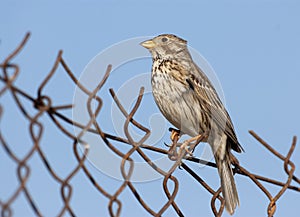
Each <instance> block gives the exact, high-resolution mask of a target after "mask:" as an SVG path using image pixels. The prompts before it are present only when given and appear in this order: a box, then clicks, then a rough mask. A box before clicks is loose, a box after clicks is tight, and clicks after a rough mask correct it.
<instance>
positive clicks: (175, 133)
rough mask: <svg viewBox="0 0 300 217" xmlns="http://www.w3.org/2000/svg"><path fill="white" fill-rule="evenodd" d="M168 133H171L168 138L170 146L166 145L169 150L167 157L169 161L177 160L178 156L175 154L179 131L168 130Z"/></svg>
mask: <svg viewBox="0 0 300 217" xmlns="http://www.w3.org/2000/svg"><path fill="white" fill-rule="evenodd" d="M169 131H170V132H171V135H170V138H171V140H172V144H171V145H167V146H168V147H170V148H169V150H168V156H169V158H170V159H171V160H177V157H178V154H177V150H176V148H177V146H178V143H177V142H178V140H179V138H180V130H177V129H174V128H171V127H170V128H169Z"/></svg>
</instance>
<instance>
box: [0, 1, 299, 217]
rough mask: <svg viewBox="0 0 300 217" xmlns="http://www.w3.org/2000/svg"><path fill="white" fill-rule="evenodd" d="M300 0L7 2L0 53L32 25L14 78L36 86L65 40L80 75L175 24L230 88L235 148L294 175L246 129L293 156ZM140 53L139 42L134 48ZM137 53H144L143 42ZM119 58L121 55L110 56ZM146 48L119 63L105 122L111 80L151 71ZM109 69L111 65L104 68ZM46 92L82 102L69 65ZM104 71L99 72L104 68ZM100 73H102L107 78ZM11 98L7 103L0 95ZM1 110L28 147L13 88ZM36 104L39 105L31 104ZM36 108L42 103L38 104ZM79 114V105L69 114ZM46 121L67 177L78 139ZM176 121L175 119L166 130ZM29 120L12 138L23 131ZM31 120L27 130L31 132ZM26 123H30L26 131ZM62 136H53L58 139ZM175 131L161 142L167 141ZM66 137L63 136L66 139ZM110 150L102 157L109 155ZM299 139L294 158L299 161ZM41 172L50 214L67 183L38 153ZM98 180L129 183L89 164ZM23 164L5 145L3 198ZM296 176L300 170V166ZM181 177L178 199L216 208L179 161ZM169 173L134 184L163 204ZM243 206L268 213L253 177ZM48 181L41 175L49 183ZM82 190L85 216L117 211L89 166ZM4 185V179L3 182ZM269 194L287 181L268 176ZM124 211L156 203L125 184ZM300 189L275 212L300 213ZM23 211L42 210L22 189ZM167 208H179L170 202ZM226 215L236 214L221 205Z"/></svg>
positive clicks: (277, 172) (194, 210)
mask: <svg viewBox="0 0 300 217" xmlns="http://www.w3.org/2000/svg"><path fill="white" fill-rule="evenodd" d="M299 9H300V5H299V2H298V1H275V0H274V1H269V0H268V1H257V0H254V1H251V2H250V1H247V2H246V1H226V2H222V3H214V2H212V1H210V2H209V1H186V2H183V1H172V2H170V1H168V2H167V1H143V2H141V1H133V0H131V1H126V2H125V1H124V2H117V1H110V2H108V1H92V0H90V1H52V2H37V1H26V2H17V1H10V2H8V1H6V2H4V3H2V12H1V14H0V29H1V30H2V31H1V33H0V40H1V42H0V58H1V60H2V59H3V58H4V57H6V55H7V54H8V53H9V52H11V50H13V49H14V48H15V46H16V45H17V44H18V43H19V42H20V40H21V39H22V38H23V36H24V35H25V33H26V32H27V31H30V32H31V33H32V36H31V38H30V41H29V43H28V44H27V45H26V47H25V49H24V50H23V51H22V54H21V55H19V56H18V57H17V58H16V59H15V61H16V62H17V63H19V64H20V66H21V72H20V75H19V77H18V80H17V84H18V85H20V86H22V87H23V88H24V89H26V90H27V91H28V92H29V93H31V94H33V95H35V94H36V90H37V87H38V85H39V83H40V82H41V81H42V79H43V78H44V77H45V75H46V73H48V72H49V71H50V69H51V66H52V65H53V62H54V60H55V58H56V56H57V53H58V51H59V50H60V49H62V50H63V51H64V53H63V56H64V58H65V60H66V62H67V63H68V64H69V66H70V67H71V69H72V70H73V72H74V73H75V74H76V76H78V77H79V76H80V75H82V72H83V70H84V68H85V66H86V65H87V64H88V63H89V62H90V60H91V59H92V58H93V57H94V56H96V55H97V54H98V53H100V52H101V51H103V50H104V49H106V48H108V47H110V46H112V45H114V44H116V43H119V42H121V41H123V40H127V39H131V38H136V37H146V36H154V35H158V34H161V33H174V34H176V35H178V36H181V37H182V38H184V39H186V40H187V41H188V43H189V45H190V46H191V47H193V48H194V49H196V50H197V51H198V52H200V53H201V55H202V56H203V57H204V58H205V59H206V60H207V61H208V62H209V64H210V65H211V66H212V68H213V69H214V71H215V73H216V75H217V77H218V80H219V82H220V84H221V87H222V90H223V92H224V95H225V102H226V107H227V108H228V111H229V113H230V115H231V118H232V120H233V122H234V125H235V128H236V132H237V135H238V138H239V140H240V143H241V144H242V145H243V147H244V149H245V150H246V152H245V153H243V154H239V155H237V157H238V159H239V160H240V162H241V164H242V165H244V166H245V167H246V168H248V169H249V170H250V171H253V172H255V173H258V174H264V175H267V176H270V177H273V178H277V179H282V180H285V178H286V177H285V176H284V172H283V170H282V168H283V165H282V163H281V162H280V161H279V160H277V159H275V158H274V157H273V156H272V155H270V154H269V153H267V152H266V151H265V150H264V148H263V147H261V146H260V145H259V144H258V143H257V142H256V141H255V140H254V139H253V138H252V137H251V136H250V135H249V134H248V130H251V129H252V130H255V131H256V132H257V133H258V134H259V135H260V136H261V137H262V138H264V139H265V140H266V141H268V142H269V143H270V144H272V145H273V147H274V148H275V149H276V150H278V151H280V152H281V153H282V154H286V153H287V151H288V149H289V146H290V144H291V140H292V136H293V135H298V136H299V135H300V130H299V122H300V115H299V110H300V101H299V93H300V86H299V81H300V61H299V59H300V49H299V48H300V28H299V20H300V14H299ZM128 52H131V50H128ZM140 52H144V54H147V52H146V51H144V50H143V49H142V48H140ZM112 58H114V57H112ZM150 66H151V60H150V59H149V58H146V59H141V60H136V61H134V62H130V63H127V64H124V65H122V66H120V67H118V68H117V69H115V70H114V71H113V74H112V77H111V78H110V79H109V81H108V83H107V84H106V85H105V86H104V89H103V90H102V91H101V92H100V96H102V97H103V99H104V100H105V102H107V104H106V105H105V106H104V108H103V114H104V115H103V117H102V119H101V123H103V125H104V129H106V130H108V131H109V130H113V128H112V125H111V123H110V121H109V120H107V119H105V118H104V116H105V114H109V113H108V112H110V109H109V108H110V106H111V103H112V101H111V99H110V98H109V94H108V88H110V87H113V88H114V89H115V90H118V89H119V88H120V87H121V86H122V84H124V83H125V82H126V81H128V80H129V79H131V78H132V77H134V76H138V75H140V74H142V73H145V72H149V70H150ZM103 67H104V68H105V66H103ZM59 70H60V71H59V73H58V74H57V75H55V77H54V79H53V82H52V83H51V85H49V86H47V88H46V89H45V93H47V94H49V95H50V96H53V97H54V98H55V99H56V100H55V101H54V104H66V103H70V102H72V100H73V95H74V91H75V90H74V86H73V85H72V83H71V82H70V81H69V79H68V78H67V76H66V75H65V74H64V73H63V70H62V69H61V68H60V69H59ZM99 77H100V76H99ZM99 79H100V78H99ZM2 100H3V101H2ZM1 104H2V105H4V115H3V118H2V120H1V125H0V126H1V132H3V133H4V135H5V136H6V139H7V140H8V141H9V144H11V146H12V147H13V148H14V150H15V151H16V152H17V153H18V154H19V155H20V156H23V155H24V154H25V153H26V150H28V148H29V147H30V146H31V144H30V139H29V137H28V135H27V134H28V132H27V131H26V130H27V127H28V123H27V122H26V121H24V120H22V121H21V120H20V119H16V118H15V117H16V116H18V117H21V116H20V114H19V111H17V110H16V109H14V108H15V104H14V102H13V101H12V100H11V96H10V95H9V94H6V95H5V96H4V97H2V98H1ZM27 106H28V108H29V107H30V106H31V105H30V104H27ZM141 106H143V109H144V110H143V112H140V113H137V116H136V117H137V119H138V120H140V121H141V122H142V123H143V124H144V125H146V126H149V122H148V116H147V115H151V114H152V113H157V112H158V110H157V108H156V106H155V105H154V102H153V99H152V98H151V95H147V96H146V97H145V99H144V101H143V103H142V105H141ZM31 111H32V112H33V114H34V112H35V111H34V110H31ZM67 114H69V115H70V114H71V113H67ZM42 120H43V121H44V122H45V123H48V125H47V126H48V127H47V130H45V134H44V137H43V138H44V140H43V150H44V151H45V153H47V156H48V158H49V159H50V162H51V163H52V165H53V167H54V168H56V170H57V171H58V173H59V174H60V175H61V176H62V177H65V176H66V175H67V174H68V171H70V169H72V168H73V167H74V165H75V164H74V163H75V159H74V157H73V155H72V146H71V145H72V144H71V142H70V141H69V140H67V139H66V138H65V137H64V136H63V135H62V134H61V133H59V132H57V131H56V130H55V127H54V126H53V125H51V124H50V123H51V122H50V121H49V119H48V118H47V117H43V119H42ZM169 126H170V125H169V124H168V123H166V126H165V127H166V128H168V127H169ZM16 128H17V129H20V130H22V132H21V133H20V135H19V136H17V137H16V136H14V135H15V134H13V133H12V131H13V130H14V129H16ZM24 129H25V130H24ZM23 131H24V132H23ZM53 138H55V141H53ZM168 138H169V136H168V134H167V133H166V135H164V137H163V138H162V139H161V141H160V143H159V144H157V146H159V147H163V145H162V143H163V141H168ZM58 141H59V142H58ZM100 156H101V155H100ZM299 159H300V152H299V147H297V148H296V150H295V153H294V155H293V157H292V160H293V161H294V162H295V164H296V165H298V166H300V160H299ZM30 166H31V168H32V174H31V176H30V180H29V184H28V187H29V189H30V191H31V192H32V194H33V197H34V199H35V201H37V204H38V206H39V208H40V210H41V211H42V213H44V214H45V216H53V215H56V214H57V212H58V210H59V209H60V208H61V206H62V203H61V199H60V195H59V194H60V192H59V185H58V184H57V183H56V182H54V181H53V180H52V179H51V178H50V176H49V174H48V173H47V172H46V171H45V169H44V166H43V165H42V161H41V160H40V158H39V157H38V156H37V155H35V156H34V157H33V158H32V160H31V161H30ZM88 166H89V168H90V169H91V170H92V172H93V174H94V175H95V176H96V177H97V178H98V182H99V183H101V184H103V186H104V187H105V188H107V189H109V190H110V192H111V193H112V192H113V191H114V190H115V189H116V186H118V185H120V184H121V182H119V181H117V180H115V179H112V178H110V177H109V176H106V175H104V174H103V173H101V172H100V171H99V170H97V169H96V168H95V167H93V166H92V165H88ZM192 166H193V168H194V169H195V171H196V172H197V173H198V174H199V175H201V177H204V178H205V180H207V182H208V183H210V184H211V185H212V186H214V187H217V186H218V177H217V175H216V171H215V170H213V169H210V168H199V167H197V166H195V165H192ZM15 168H16V167H15V164H14V163H13V162H12V161H11V160H10V159H9V158H7V156H6V155H5V153H4V150H3V149H2V150H1V149H0V171H1V173H3V172H5V173H6V174H7V176H6V177H4V178H3V180H2V181H1V183H4V185H3V184H2V186H1V187H0V195H1V196H0V199H1V200H2V201H3V200H6V199H7V198H8V197H9V195H10V194H11V192H12V191H13V189H14V188H15V186H16V185H17V179H16V175H15V171H14V170H15ZM296 174H298V175H299V170H298V171H297V170H296ZM176 175H177V176H178V178H179V179H180V180H181V181H180V184H181V186H180V191H179V195H178V198H177V200H176V201H177V202H178V204H179V205H180V207H181V208H182V211H183V212H184V213H185V215H186V216H200V215H201V216H211V215H212V213H211V211H210V207H209V203H210V195H209V194H208V193H207V192H206V191H205V190H203V189H202V187H200V186H199V185H198V184H197V183H196V182H195V181H194V180H193V179H192V178H190V177H189V176H188V175H187V174H185V173H184V171H180V170H178V171H176ZM161 182H162V180H157V181H153V182H145V183H142V182H141V183H136V187H137V189H138V190H139V192H140V193H141V194H142V195H145V198H146V201H147V202H148V203H149V204H151V205H152V206H153V207H154V209H159V207H160V206H161V204H162V202H163V201H165V196H164V194H163V193H162V192H161V191H162V187H161V186H162V185H161ZM236 182H237V187H238V191H239V195H240V202H241V206H240V208H238V209H237V211H236V216H255V215H256V216H262V215H266V209H267V204H268V203H267V199H266V198H265V196H264V195H263V194H262V193H261V192H259V190H258V189H257V188H256V187H255V186H254V185H253V184H252V182H251V181H250V180H248V179H246V178H244V177H240V176H237V177H236ZM41 183H42V184H41ZM71 184H73V185H74V192H73V194H74V195H73V197H72V201H71V205H72V207H76V208H75V213H77V214H78V216H99V215H101V214H103V215H104V216H108V210H107V203H108V201H107V199H106V198H104V197H103V196H102V195H100V194H98V193H97V192H96V191H95V189H94V188H93V186H92V185H91V183H90V182H89V181H88V180H87V179H86V178H85V176H84V175H83V173H79V174H78V176H77V177H76V178H74V179H73V180H72V181H71ZM4 186H7V187H4ZM266 186H267V187H269V188H270V189H271V192H272V193H276V192H277V191H278V190H279V188H277V187H273V186H271V185H266ZM120 199H121V200H122V201H123V204H124V205H123V209H122V215H123V216H141V215H146V214H147V213H146V212H145V211H144V210H143V209H142V208H141V206H140V205H138V203H137V202H136V200H135V199H134V197H133V196H132V195H131V194H130V192H129V191H128V190H127V191H125V192H124V193H123V194H122V195H121V196H120ZM299 201H300V200H299V193H297V192H292V191H288V192H286V194H285V195H284V196H283V197H282V198H281V199H280V200H279V202H278V203H277V205H278V207H277V211H276V216H293V215H295V213H296V212H297V210H298V209H297V208H298V207H297V206H296V205H298V204H299ZM12 208H13V209H14V214H15V216H33V212H32V211H31V210H30V208H29V206H28V204H27V202H26V201H25V200H24V197H23V196H22V195H21V196H20V198H19V199H18V200H17V201H16V203H15V204H14V205H13V206H12ZM165 216H174V211H173V210H172V208H169V209H168V211H167V212H166V214H165ZM224 216H227V213H224Z"/></svg>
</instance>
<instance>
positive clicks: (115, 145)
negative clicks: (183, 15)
mask: <svg viewBox="0 0 300 217" xmlns="http://www.w3.org/2000/svg"><path fill="white" fill-rule="evenodd" d="M29 37H30V33H27V34H26V36H25V37H24V39H23V40H22V41H21V43H20V44H19V45H18V46H17V47H16V49H15V50H14V51H13V52H12V53H11V54H10V55H8V56H7V57H6V58H5V60H4V61H3V62H2V63H1V64H0V68H1V74H0V81H1V83H2V86H1V89H0V98H1V97H3V95H4V94H5V93H8V92H9V93H10V94H11V97H12V99H13V100H14V102H15V103H16V107H17V108H18V109H19V110H20V112H21V114H22V115H23V117H24V119H25V120H26V121H27V122H28V123H29V125H28V126H29V127H28V128H29V136H30V138H31V140H32V144H33V145H32V146H31V148H30V149H29V150H28V151H27V154H26V155H25V156H23V157H20V156H18V155H17V154H16V153H15V152H14V151H13V149H12V146H13V144H8V142H7V140H6V139H5V135H3V134H2V130H0V144H1V146H2V148H3V150H4V152H5V153H6V155H7V156H8V157H9V158H10V159H11V161H12V162H14V164H15V165H16V166H17V169H16V170H17V171H16V172H17V179H18V181H19V185H18V186H16V187H15V189H14V190H13V193H12V194H11V195H10V196H9V197H8V198H7V199H5V200H4V199H3V198H1V196H0V207H1V216H2V217H8V216H12V215H13V208H12V207H13V204H14V203H15V202H16V200H17V198H18V197H20V195H21V193H23V194H24V195H25V198H26V200H27V202H28V204H29V206H30V207H31V209H32V211H33V212H34V214H35V215H37V216H43V215H44V214H43V212H42V211H41V210H40V208H39V206H38V204H39V201H37V200H36V199H35V198H34V197H33V196H32V193H31V191H30V190H29V188H28V182H29V177H30V172H31V171H32V170H33V169H34V168H31V167H30V166H29V160H30V159H31V158H32V157H33V155H34V154H37V155H39V156H40V158H41V159H42V162H43V165H44V169H45V170H47V171H48V172H49V174H50V175H51V178H52V179H53V180H55V181H57V182H58V183H59V185H60V194H61V199H62V200H63V207H62V208H61V209H60V210H59V211H58V212H57V216H63V215H65V214H66V213H68V214H70V215H71V216H76V213H75V211H74V208H73V207H72V206H71V205H70V201H71V199H72V191H73V187H72V185H71V183H70V180H71V179H72V178H74V177H75V176H76V175H77V174H78V173H79V172H80V171H81V172H83V173H84V175H85V176H86V177H87V178H88V180H89V181H90V184H91V185H92V186H93V187H94V188H95V189H96V190H97V192H98V193H99V194H101V195H103V196H104V197H105V198H107V200H108V202H107V204H106V206H107V207H108V211H109V214H110V216H121V214H122V213H121V210H122V204H123V203H126V201H121V199H120V195H121V194H122V193H123V192H124V190H125V189H128V190H130V191H131V192H132V196H133V198H135V199H136V200H137V201H138V203H139V204H140V205H141V206H142V207H143V208H144V209H145V211H146V212H148V213H149V214H150V215H152V216H161V215H163V214H164V213H165V211H166V210H167V209H171V208H172V209H173V210H174V211H175V212H176V213H177V215H178V216H184V212H183V211H182V210H181V208H180V206H179V205H178V204H177V203H176V201H175V199H176V196H177V194H178V190H179V183H180V181H181V180H179V179H178V178H177V177H176V176H175V175H174V171H175V170H176V169H177V168H178V167H180V168H181V169H182V170H184V171H185V172H186V173H187V174H189V175H190V177H191V178H192V179H194V180H195V181H197V182H198V183H199V184H200V185H201V186H202V187H203V188H204V189H206V190H207V191H208V192H209V193H210V194H211V203H210V204H211V210H212V212H213V214H214V215H215V216H221V215H222V213H223V211H224V200H223V197H222V195H221V188H218V189H216V190H214V189H213V188H212V187H211V186H210V185H209V183H208V182H206V181H204V180H203V179H202V178H201V177H200V176H199V174H197V173H196V172H195V171H194V170H193V169H191V167H190V166H189V165H188V162H195V163H200V164H204V165H207V166H209V167H216V165H215V163H213V162H208V161H205V160H203V159H199V158H197V157H194V156H189V155H188V154H187V151H186V149H185V148H184V147H185V146H184V144H181V143H179V142H178V139H179V138H178V136H177V137H176V136H175V137H174V138H173V146H172V148H170V149H169V150H166V149H162V148H158V147H153V146H150V145H147V144H146V142H147V139H148V138H149V136H150V133H151V132H150V130H149V129H148V128H147V127H145V126H143V125H142V124H140V123H139V122H138V120H136V119H135V117H134V115H135V113H136V112H137V111H138V110H139V108H140V104H141V101H142V100H143V94H144V88H143V87H141V89H140V91H139V93H137V96H138V97H137V100H136V102H135V104H134V106H133V107H132V109H131V110H130V111H126V110H125V108H124V107H123V105H122V103H121V99H119V98H118V96H117V95H116V93H115V92H114V90H113V89H110V90H109V91H110V94H111V96H112V98H113V100H114V102H115V104H116V105H117V107H118V109H119V110H120V111H121V112H122V114H123V115H124V117H125V118H126V120H125V122H124V134H125V136H124V137H119V136H116V135H114V134H111V133H109V132H104V131H103V130H102V125H103V123H101V122H98V121H97V116H98V115H99V113H100V112H101V108H102V107H103V105H104V102H103V101H102V99H101V97H99V96H98V95H97V93H98V91H99V90H100V89H101V88H102V87H103V85H104V83H105V82H106V80H107V79H108V77H109V74H110V72H111V69H112V66H111V65H109V66H108V67H107V70H106V73H105V75H104V77H103V78H102V80H101V81H100V82H99V84H98V85H97V87H96V88H95V89H94V90H89V88H87V87H86V86H84V85H83V84H81V83H80V81H79V80H78V79H77V78H76V77H75V76H74V74H73V72H72V71H71V69H70V68H69V67H68V65H67V63H66V61H65V60H64V58H63V56H62V54H63V52H62V51H59V52H58V55H57V58H56V60H55V62H54V64H53V67H52V69H51V70H50V72H49V73H48V74H47V75H46V76H45V78H44V80H43V81H42V82H41V83H40V85H39V87H38V89H37V94H36V96H33V95H30V94H28V93H26V91H25V90H23V89H22V87H20V86H17V85H16V84H15V81H16V78H17V77H18V75H19V74H20V67H19V65H18V64H16V63H14V62H13V58H14V57H16V56H17V55H19V53H20V52H21V51H22V50H23V48H24V47H25V45H26V44H27V42H28V39H29ZM59 65H61V66H62V67H63V69H64V71H65V73H66V74H67V75H68V76H69V78H70V80H71V81H72V82H73V83H74V85H76V86H77V87H78V88H79V89H80V90H81V91H82V92H83V93H84V94H86V95H87V96H88V99H87V101H86V108H87V110H88V114H89V118H90V120H89V122H88V123H86V124H83V123H78V122H75V121H74V120H72V118H70V117H68V116H66V115H63V114H62V111H63V110H66V109H70V108H72V105H71V104H70V105H59V106H54V105H52V102H53V99H52V98H51V97H49V96H47V95H46V94H45V91H44V89H45V86H46V85H47V84H49V83H50V82H51V78H52V77H53V75H54V74H55V73H56V72H57V68H58V66H59ZM24 100H26V101H29V102H31V103H32V106H33V108H35V109H36V111H37V112H36V113H35V114H34V115H32V114H30V112H28V111H27V109H26V108H25V106H24V104H23V102H24ZM93 103H94V105H96V108H94V107H92V104H93ZM3 106H4V107H5V105H3V104H2V103H1V104H0V118H1V117H2V116H4V115H5V113H4V112H3ZM92 108H94V109H92ZM43 115H47V116H48V117H49V118H50V120H51V122H52V123H53V124H54V126H56V128H57V130H58V131H60V132H62V133H63V134H64V135H65V136H67V137H68V138H69V139H70V142H71V144H72V149H73V154H74V156H75V158H76V160H77V163H76V165H75V166H74V168H73V170H72V171H70V172H69V175H68V176H67V177H64V178H62V177H61V176H59V175H58V174H57V173H56V172H55V168H53V166H52V165H51V163H50V162H49V160H48V159H47V153H45V152H44V151H43V149H42V148H41V144H42V137H43V131H44V129H45V124H44V123H43V122H42V121H41V116H43ZM64 124H69V125H74V126H76V127H78V128H80V129H81V130H80V132H79V133H78V134H77V135H74V133H73V132H70V131H69V130H68V129H67V128H66V127H64ZM130 125H133V126H135V127H137V128H138V129H140V130H141V131H142V132H144V136H143V137H142V138H140V140H138V141H136V140H135V139H134V138H133V136H132V135H131V133H130V131H129V126H130ZM87 133H92V134H95V135H97V136H99V138H101V139H102V140H103V141H104V143H105V144H106V146H107V147H108V148H109V149H110V150H111V151H112V152H113V153H115V154H116V155H117V156H119V157H121V158H122V162H121V165H120V168H121V175H122V177H123V181H122V184H121V185H119V186H116V188H115V190H114V191H113V193H110V191H108V190H107V189H105V187H103V186H102V185H101V180H97V179H96V178H95V177H94V176H93V174H92V172H91V171H90V170H89V169H88V167H87V165H86V159H87V158H86V156H87V154H88V152H89V144H88V143H87V142H86V141H84V139H83V135H84V134H87ZM250 134H251V135H252V136H253V137H254V138H255V139H256V140H257V143H258V144H261V145H262V146H263V147H265V148H266V149H265V150H266V151H267V152H269V153H271V154H272V155H274V156H275V157H276V158H277V159H278V160H279V161H281V162H282V163H283V168H284V171H285V173H286V176H287V177H286V180H285V181H279V180H275V179H272V178H269V177H266V176H263V175H258V174H254V173H252V172H250V171H249V170H247V169H246V168H244V167H243V166H242V165H240V164H239V162H238V161H237V160H235V161H234V168H233V170H234V173H235V174H238V175H242V176H245V177H248V178H249V180H251V181H252V182H253V183H254V184H255V185H256V187H257V188H258V189H260V190H261V192H262V193H263V194H264V195H265V196H266V198H267V200H268V202H269V203H268V207H267V215H268V216H273V215H274V213H275V211H276V202H277V201H278V200H279V198H280V197H281V196H282V195H283V194H284V193H285V192H286V191H287V190H288V189H289V190H293V191H296V192H300V180H299V178H297V177H296V175H295V173H294V172H295V164H294V163H293V162H292V161H291V156H292V154H293V152H294V150H295V147H296V143H297V138H296V136H294V137H293V139H292V143H291V145H290V148H289V151H288V153H287V155H285V156H284V155H282V154H281V153H279V152H278V151H276V150H275V149H274V148H273V147H272V146H271V145H270V144H268V143H267V142H266V141H264V140H263V139H262V138H261V137H259V136H258V135H257V134H256V133H255V132H254V131H250ZM204 136H205V135H204ZM201 139H203V137H201V138H199V140H198V141H196V142H195V143H194V144H191V143H189V142H188V143H186V144H185V145H189V146H191V145H194V146H195V145H196V144H197V143H199V142H201ZM120 143H122V144H127V145H128V147H130V149H129V150H128V151H127V152H124V151H122V150H123V149H120ZM79 145H80V146H82V147H83V149H84V151H83V153H82V152H80V151H79V149H78V146H79ZM174 147H175V148H174ZM177 147H179V148H177ZM149 151H151V152H155V153H159V154H161V155H167V156H168V157H169V159H170V160H171V161H173V162H174V164H173V166H172V167H171V168H170V169H169V170H164V169H162V168H160V167H159V166H158V165H156V164H155V162H153V161H152V159H151V157H149V155H148V154H147V152H149ZM133 153H137V154H138V155H139V156H140V157H141V158H142V159H143V160H144V161H145V162H146V163H147V164H148V165H149V166H150V167H151V168H152V169H153V170H155V171H156V172H157V173H159V174H161V175H162V176H163V177H164V178H163V181H162V186H163V194H165V195H166V197H167V200H166V202H165V204H162V206H161V208H160V209H159V210H155V209H154V208H153V206H151V204H149V203H147V202H146V201H147V199H146V198H144V197H143V193H141V192H139V191H138V190H137V188H136V187H135V185H134V183H132V182H131V181H130V180H131V177H132V173H133V171H134V164H135V161H134V160H133V158H132V155H133ZM182 159H185V160H186V161H185V162H183V161H182ZM128 165H129V168H128ZM276 169H277V170H279V168H276ZM292 182H293V185H292ZM169 183H172V185H170V184H169ZM264 183H269V184H273V185H276V186H279V187H280V189H279V191H278V192H277V194H275V195H272V194H271V193H270V191H269V190H268V189H267V188H266V186H265V185H264ZM170 186H172V187H170ZM1 187H5V186H1ZM217 201H219V203H218V202H217ZM218 204H219V205H218ZM103 205H104V206H105V204H103Z"/></svg>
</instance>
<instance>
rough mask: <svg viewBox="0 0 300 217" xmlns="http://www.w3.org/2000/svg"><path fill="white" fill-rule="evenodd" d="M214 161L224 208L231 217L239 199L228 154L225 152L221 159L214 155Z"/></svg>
mask: <svg viewBox="0 0 300 217" xmlns="http://www.w3.org/2000/svg"><path fill="white" fill-rule="evenodd" d="M215 159H216V164H217V167H218V171H219V175H220V179H221V188H222V194H223V197H224V199H225V208H226V210H227V212H229V214H230V215H232V214H233V213H234V210H235V208H236V206H237V205H239V197H238V193H237V189H236V186H235V182H234V178H233V172H232V169H231V161H230V153H229V151H227V150H226V153H225V154H224V155H223V156H222V157H221V158H220V157H219V156H218V155H215Z"/></svg>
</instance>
